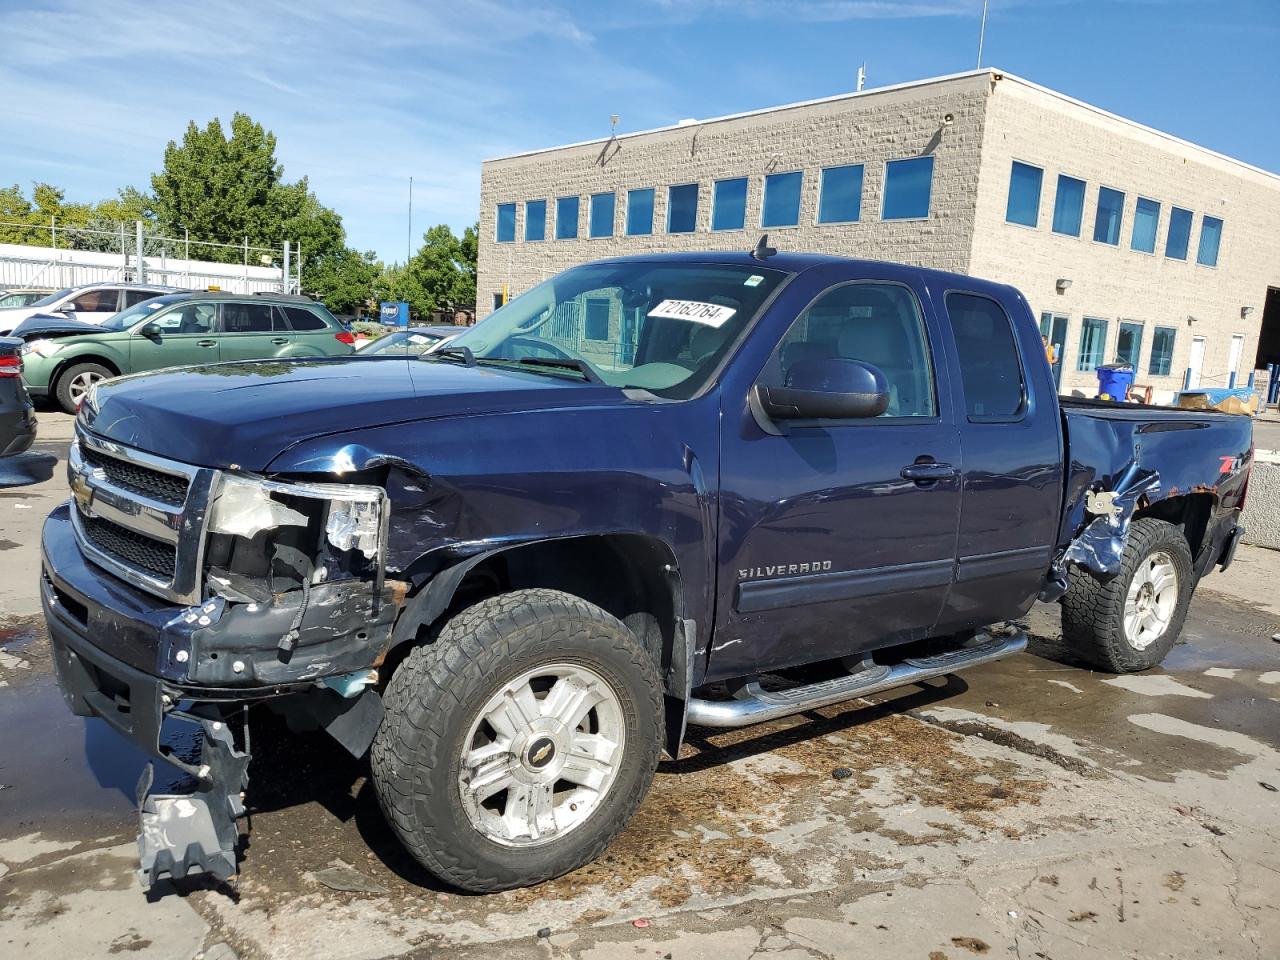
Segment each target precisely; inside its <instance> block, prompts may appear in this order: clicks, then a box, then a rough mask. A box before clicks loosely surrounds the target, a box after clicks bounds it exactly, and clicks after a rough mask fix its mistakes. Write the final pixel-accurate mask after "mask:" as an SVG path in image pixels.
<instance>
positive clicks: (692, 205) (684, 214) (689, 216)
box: [667, 183, 698, 233]
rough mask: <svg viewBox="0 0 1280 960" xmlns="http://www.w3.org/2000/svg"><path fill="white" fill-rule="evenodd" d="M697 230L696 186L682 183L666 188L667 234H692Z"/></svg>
mask: <svg viewBox="0 0 1280 960" xmlns="http://www.w3.org/2000/svg"><path fill="white" fill-rule="evenodd" d="M696 229H698V185H697V184H696V183H682V184H680V185H679V186H675V187H668V188H667V233H693V231H694V230H696Z"/></svg>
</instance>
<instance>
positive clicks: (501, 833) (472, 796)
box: [371, 590, 662, 892]
mask: <svg viewBox="0 0 1280 960" xmlns="http://www.w3.org/2000/svg"><path fill="white" fill-rule="evenodd" d="M385 706H386V713H385V716H384V718H383V721H382V724H381V726H380V727H379V729H378V733H377V736H376V737H375V739H374V743H373V749H372V754H371V765H372V769H373V781H374V786H375V788H376V791H377V795H378V800H379V803H380V804H381V806H382V810H383V813H384V814H385V815H386V817H387V819H388V821H389V822H390V823H391V826H392V828H393V829H394V830H395V832H396V834H397V835H398V836H399V838H400V840H401V842H402V843H403V844H404V845H405V847H406V848H407V849H408V851H409V852H410V853H411V854H412V855H413V856H414V858H415V859H417V860H418V861H419V862H420V863H421V864H422V865H423V866H425V867H426V868H427V869H428V870H430V871H431V872H432V873H434V874H435V875H436V876H438V877H440V878H441V879H443V880H446V881H448V882H449V883H451V884H453V885H455V886H457V887H461V888H462V889H464V890H472V891H476V892H489V891H494V890H505V889H509V888H511V887H518V886H526V885H528V884H532V883H538V882H540V881H542V880H548V879H550V878H552V877H557V876H560V875H561V874H564V873H567V872H568V871H570V870H573V869H575V868H577V867H580V866H582V865H583V864H585V863H588V862H590V861H591V860H593V859H595V858H596V857H597V856H599V855H600V853H601V852H602V851H603V850H604V849H605V847H607V846H608V845H609V843H610V842H611V841H612V840H613V839H614V837H616V836H617V835H618V833H620V832H621V830H622V828H623V827H624V826H625V825H626V823H627V821H628V820H629V819H630V818H631V815H632V814H633V813H634V812H635V810H636V808H637V807H638V806H639V805H640V801H641V800H642V799H643V798H644V795H645V793H646V792H647V791H648V789H649V784H650V783H651V782H652V779H653V774H654V770H655V769H656V767H657V763H658V750H659V745H660V744H661V742H662V695H661V685H660V684H659V681H658V677H657V672H656V670H655V667H654V664H653V660H652V658H651V657H650V656H649V654H648V652H647V651H646V650H645V648H644V646H643V645H642V644H641V643H640V641H639V640H637V638H636V636H635V635H634V634H633V633H632V632H631V631H630V630H629V629H627V627H626V626H625V625H624V624H622V623H620V622H619V621H618V620H617V619H615V618H614V617H612V616H610V615H609V614H608V613H605V612H604V611H603V610H601V609H600V608H598V607H595V606H593V605H591V604H589V603H586V602H585V601H583V600H580V599H578V598H576V597H573V596H570V595H568V594H565V593H560V592H558V591H554V590H517V591H514V592H512V593H508V594H504V595H502V596H498V597H493V598H490V599H488V600H484V601H482V602H480V603H478V604H476V605H475V606H473V607H471V608H469V609H467V610H466V611H464V612H463V613H461V614H459V615H458V616H456V617H454V619H453V620H451V621H450V622H449V623H448V624H447V625H446V626H445V628H444V630H443V631H442V632H441V633H440V636H439V637H438V639H437V640H436V641H435V642H434V643H433V644H431V645H429V646H424V647H419V648H417V649H415V650H413V651H412V652H411V653H410V654H409V656H408V657H406V658H405V660H404V662H403V663H401V665H400V666H399V668H398V669H397V670H396V672H395V674H393V675H392V677H391V681H390V682H389V684H388V685H387V690H386V694H385Z"/></svg>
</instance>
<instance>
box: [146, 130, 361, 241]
mask: <svg viewBox="0 0 1280 960" xmlns="http://www.w3.org/2000/svg"><path fill="white" fill-rule="evenodd" d="M275 152H276V138H275V134H273V133H271V132H270V131H269V130H267V129H265V128H264V127H263V126H262V124H260V123H255V122H254V121H253V119H252V118H251V117H249V116H248V115H247V114H243V113H236V114H235V115H234V116H233V117H232V118H231V135H230V136H227V135H226V133H225V132H224V131H223V128H222V122H221V121H220V120H218V119H217V118H216V117H215V118H214V119H213V120H210V121H209V123H208V124H206V125H205V126H204V127H203V128H201V127H199V126H197V125H196V123H195V122H194V121H192V122H191V123H189V124H188V125H187V130H186V133H185V134H183V137H182V143H180V144H179V143H177V142H176V141H173V140H171V141H169V144H168V145H167V146H166V147H165V151H164V167H163V169H161V171H160V172H159V173H157V174H154V175H153V176H152V177H151V188H152V190H153V191H154V192H155V196H154V198H153V201H152V207H153V209H154V211H155V214H156V217H157V219H158V220H159V223H160V226H161V229H162V230H164V231H166V232H168V233H170V234H171V235H174V236H182V231H183V230H187V231H189V232H190V235H191V236H192V237H198V238H199V239H201V240H212V241H215V242H217V243H226V244H233V245H235V244H242V243H243V242H244V240H245V239H246V238H247V239H248V241H249V243H250V244H251V245H253V246H261V247H269V248H271V249H275V248H277V247H279V246H280V245H281V244H282V243H283V242H284V241H285V240H289V241H291V242H300V243H301V244H302V246H303V255H304V256H305V257H307V258H308V259H310V258H313V257H314V258H320V257H324V256H329V255H333V254H337V253H339V252H340V251H341V250H342V248H343V246H344V232H343V229H342V218H341V217H339V216H338V214H336V213H335V212H334V211H333V210H330V209H329V208H328V207H325V206H323V205H322V204H321V203H320V202H319V200H317V199H316V197H315V194H313V193H312V192H311V190H310V188H309V186H308V184H307V179H306V178H305V177H303V178H302V179H301V180H298V181H297V182H295V183H288V182H286V181H285V179H284V167H283V166H282V165H281V164H280V163H279V162H278V161H277V160H276V155H275ZM194 252H195V251H193V253H194ZM200 256H201V257H208V258H210V259H217V260H225V261H235V260H238V259H240V258H241V257H242V256H243V254H241V253H239V252H237V251H236V250H228V249H219V248H214V247H210V248H201V250H200Z"/></svg>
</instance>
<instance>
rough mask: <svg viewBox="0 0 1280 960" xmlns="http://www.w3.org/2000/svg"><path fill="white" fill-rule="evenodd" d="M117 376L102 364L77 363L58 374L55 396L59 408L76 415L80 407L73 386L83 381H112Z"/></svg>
mask: <svg viewBox="0 0 1280 960" xmlns="http://www.w3.org/2000/svg"><path fill="white" fill-rule="evenodd" d="M114 376H115V373H113V372H112V371H111V370H109V369H107V368H106V367H104V366H103V365H102V364H100V363H77V364H73V365H72V366H70V367H68V368H67V369H66V370H63V371H62V373H60V374H58V383H57V385H56V386H55V387H54V396H55V397H56V398H57V401H58V406H60V407H61V408H62V409H63V410H64V411H65V412H66V413H70V414H74V413H75V412H76V410H77V408H78V406H79V402H80V400H79V397H77V396H73V385H75V384H78V383H81V382H83V381H86V380H88V381H99V380H110V379H111V378H112V377H114Z"/></svg>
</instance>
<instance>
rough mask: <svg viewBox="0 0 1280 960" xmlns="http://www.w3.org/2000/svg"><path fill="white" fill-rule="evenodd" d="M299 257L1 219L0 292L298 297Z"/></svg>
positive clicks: (142, 231) (293, 249)
mask: <svg viewBox="0 0 1280 960" xmlns="http://www.w3.org/2000/svg"><path fill="white" fill-rule="evenodd" d="M299 254H300V251H298V249H297V244H291V243H289V242H288V241H283V242H282V243H281V244H280V246H279V247H262V246H258V245H255V244H251V243H249V241H248V238H245V240H244V242H243V243H239V244H231V243H217V242H214V241H210V240H201V239H199V238H193V237H191V236H189V235H185V234H184V235H183V236H181V237H172V236H166V235H164V234H162V233H160V232H159V230H158V229H157V228H156V227H155V225H154V224H150V223H146V222H145V221H134V222H133V223H117V222H113V221H109V220H102V221H96V222H95V223H94V224H93V225H92V226H87V227H64V226H60V225H59V224H58V222H57V220H56V219H51V220H50V222H49V223H48V224H30V223H14V222H8V221H3V220H0V289H4V288H15V287H41V288H44V287H47V288H50V289H62V288H64V287H72V286H77V285H79V284H84V283H98V282H147V283H155V284H162V285H165V286H174V287H184V288H188V289H204V288H207V287H218V288H220V289H223V290H227V291H231V292H236V293H252V292H256V291H259V290H262V291H273V292H284V293H297V292H298V290H299V287H300V282H299V275H300V268H301V258H300V256H299Z"/></svg>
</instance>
